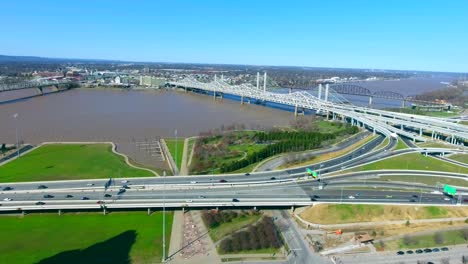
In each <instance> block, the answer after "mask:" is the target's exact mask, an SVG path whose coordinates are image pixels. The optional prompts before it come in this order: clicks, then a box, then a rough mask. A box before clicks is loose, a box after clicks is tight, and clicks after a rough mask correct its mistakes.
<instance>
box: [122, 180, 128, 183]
mask: <svg viewBox="0 0 468 264" xmlns="http://www.w3.org/2000/svg"><path fill="white" fill-rule="evenodd" d="M120 183H129V181H128V180H123V181H120Z"/></svg>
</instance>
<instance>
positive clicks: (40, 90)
mask: <svg viewBox="0 0 468 264" xmlns="http://www.w3.org/2000/svg"><path fill="white" fill-rule="evenodd" d="M37 90H38V91H39V93H40V94H41V95H44V91H43V90H42V87H40V86H39V87H37Z"/></svg>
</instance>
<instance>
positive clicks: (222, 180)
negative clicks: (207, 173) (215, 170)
mask: <svg viewBox="0 0 468 264" xmlns="http://www.w3.org/2000/svg"><path fill="white" fill-rule="evenodd" d="M219 182H227V181H226V180H225V179H221V180H219Z"/></svg>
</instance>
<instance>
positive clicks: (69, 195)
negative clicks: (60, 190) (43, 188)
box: [65, 194, 73, 198]
mask: <svg viewBox="0 0 468 264" xmlns="http://www.w3.org/2000/svg"><path fill="white" fill-rule="evenodd" d="M65 198H73V195H71V194H67V196H65Z"/></svg>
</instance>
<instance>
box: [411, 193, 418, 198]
mask: <svg viewBox="0 0 468 264" xmlns="http://www.w3.org/2000/svg"><path fill="white" fill-rule="evenodd" d="M411 197H413V198H418V197H419V196H418V195H417V194H413V195H411Z"/></svg>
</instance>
